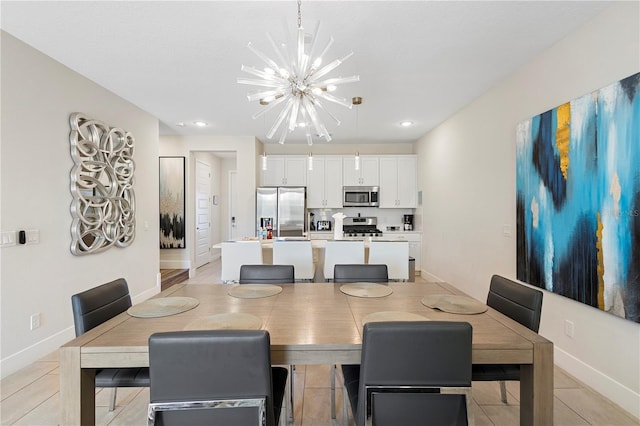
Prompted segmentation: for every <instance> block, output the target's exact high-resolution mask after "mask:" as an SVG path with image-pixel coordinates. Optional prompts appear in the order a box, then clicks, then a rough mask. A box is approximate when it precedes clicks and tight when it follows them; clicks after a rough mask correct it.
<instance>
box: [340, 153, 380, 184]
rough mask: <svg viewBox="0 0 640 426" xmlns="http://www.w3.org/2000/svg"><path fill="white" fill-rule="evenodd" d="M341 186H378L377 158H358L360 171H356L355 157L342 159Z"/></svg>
mask: <svg viewBox="0 0 640 426" xmlns="http://www.w3.org/2000/svg"><path fill="white" fill-rule="evenodd" d="M342 184H343V185H344V186H378V185H379V184H380V179H379V175H378V157H370V156H366V155H361V156H360V170H356V160H355V157H342Z"/></svg>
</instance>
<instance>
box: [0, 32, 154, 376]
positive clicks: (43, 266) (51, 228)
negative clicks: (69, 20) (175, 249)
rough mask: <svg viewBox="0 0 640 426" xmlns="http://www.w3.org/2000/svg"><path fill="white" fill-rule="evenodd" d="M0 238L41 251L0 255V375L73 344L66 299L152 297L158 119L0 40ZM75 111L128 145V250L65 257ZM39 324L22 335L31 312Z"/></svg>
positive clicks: (7, 38)
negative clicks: (99, 294) (131, 148)
mask: <svg viewBox="0 0 640 426" xmlns="http://www.w3.org/2000/svg"><path fill="white" fill-rule="evenodd" d="M1 38H2V40H1V54H2V57H1V60H2V101H1V102H2V109H1V114H2V115H1V118H2V128H1V132H2V133H1V137H2V139H1V143H2V145H1V152H2V156H1V158H0V161H1V167H0V173H1V176H2V177H1V180H0V183H1V186H0V200H1V204H0V206H1V214H0V218H1V223H0V228H1V230H2V231H17V230H20V229H38V230H40V244H37V245H27V246H21V245H18V246H13V247H4V248H1V249H0V264H1V265H2V269H1V274H0V280H1V285H0V288H1V290H0V291H1V299H0V300H1V305H0V310H1V313H0V315H1V323H2V324H1V331H2V348H1V352H0V354H1V355H0V356H1V369H2V377H4V376H6V375H8V374H10V373H12V372H14V371H15V370H17V369H19V368H21V367H23V366H25V365H27V364H29V363H30V362H32V361H34V360H35V359H37V358H40V357H42V356H43V355H45V354H47V353H49V352H51V351H53V350H54V349H56V348H58V347H59V346H60V345H61V344H63V343H65V342H66V341H68V340H70V339H72V338H73V337H74V336H75V334H74V331H73V316H72V312H71V295H72V294H74V293H77V292H80V291H83V290H87V289H89V288H91V287H94V286H96V285H99V284H102V283H104V282H107V281H111V280H113V279H116V278H118V277H124V278H126V280H127V281H128V283H129V290H130V292H131V295H132V298H133V299H134V302H137V301H140V300H143V299H146V298H148V297H149V296H151V295H153V294H155V293H156V292H157V291H158V288H157V284H158V283H157V276H158V270H159V269H158V268H159V266H158V250H157V247H158V231H157V229H158V120H157V119H155V118H154V117H152V116H150V115H149V114H147V113H145V112H144V111H142V110H140V109H139V108H137V107H135V106H134V105H132V104H130V103H128V102H126V101H124V100H123V99H121V98H119V97H117V96H115V95H114V94H113V93H111V92H109V91H107V90H105V89H104V88H102V87H100V86H98V85H96V84H95V83H93V82H91V81H90V80H88V79H86V78H85V77H82V76H80V75H79V74H76V73H75V72H73V71H71V70H69V69H68V68H66V67H64V66H62V65H60V64H59V63H57V62H55V61H53V60H52V59H51V58H49V57H47V56H45V55H42V54H41V53H39V52H37V51H36V50H34V49H32V48H31V47H29V46H27V45H26V44H24V43H22V42H20V41H18V40H16V39H15V38H14V37H12V36H11V35H9V34H7V33H4V32H2V33H1ZM73 112H83V113H85V114H87V115H88V116H90V117H92V118H95V119H98V120H101V121H103V122H105V123H107V124H109V125H110V126H115V127H121V128H123V129H126V130H128V131H130V132H132V133H133V135H134V136H135V138H136V144H135V154H134V161H135V164H136V170H135V175H134V178H135V183H134V190H135V196H136V211H137V213H136V236H135V240H134V242H133V243H132V245H131V246H129V247H127V248H124V249H120V248H115V247H113V248H110V249H109V250H107V251H105V252H102V253H98V254H92V255H85V256H73V255H72V254H71V252H70V245H71V234H70V227H71V213H70V211H69V207H70V205H71V200H72V197H71V192H70V190H69V172H70V170H71V167H72V166H73V161H72V159H71V156H70V148H69V132H70V127H69V115H70V114H71V113H73ZM34 313H40V314H41V319H42V322H41V327H40V328H37V329H35V330H33V331H31V330H30V328H29V317H30V315H31V314H34Z"/></svg>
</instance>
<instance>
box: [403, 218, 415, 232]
mask: <svg viewBox="0 0 640 426" xmlns="http://www.w3.org/2000/svg"><path fill="white" fill-rule="evenodd" d="M403 223H404V230H405V231H413V215H412V214H405V215H404V220H403Z"/></svg>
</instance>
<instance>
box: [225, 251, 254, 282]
mask: <svg viewBox="0 0 640 426" xmlns="http://www.w3.org/2000/svg"><path fill="white" fill-rule="evenodd" d="M261 264H262V244H260V241H224V242H223V243H222V274H221V279H222V282H223V283H227V282H238V280H239V279H240V266H242V265H261Z"/></svg>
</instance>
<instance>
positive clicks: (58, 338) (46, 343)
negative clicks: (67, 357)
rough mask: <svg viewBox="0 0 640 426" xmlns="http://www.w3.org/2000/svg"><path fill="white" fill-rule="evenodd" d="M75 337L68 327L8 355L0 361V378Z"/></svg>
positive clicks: (72, 329)
mask: <svg viewBox="0 0 640 426" xmlns="http://www.w3.org/2000/svg"><path fill="white" fill-rule="evenodd" d="M75 337H76V334H75V331H74V328H73V327H68V328H65V329H64V330H62V331H60V332H59V333H56V334H54V335H53V336H49V337H47V338H45V339H43V340H41V341H39V342H37V343H35V344H33V345H31V346H29V347H27V348H24V349H23V350H21V351H19V352H16V353H14V354H11V355H9V356H8V357H6V358H4V359H2V360H1V361H0V372H1V373H0V378H2V379H4V378H5V377H7V376H8V375H10V374H13V373H15V372H16V371H18V370H20V369H21V368H24V367H26V366H28V365H29V364H31V363H33V362H36V361H38V360H39V359H40V358H42V357H44V356H46V355H49V354H50V353H51V352H53V351H55V350H56V349H58V348H60V346H62V345H64V344H65V343H67V342H68V341H69V340H73V339H75Z"/></svg>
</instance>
